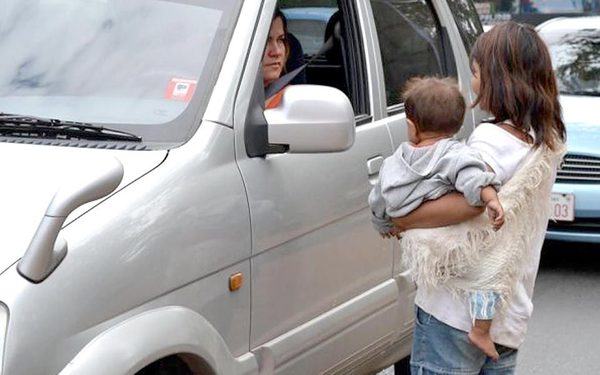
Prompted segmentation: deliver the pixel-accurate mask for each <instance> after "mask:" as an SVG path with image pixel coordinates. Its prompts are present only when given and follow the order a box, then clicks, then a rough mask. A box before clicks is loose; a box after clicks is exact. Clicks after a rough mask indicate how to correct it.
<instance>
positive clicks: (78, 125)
mask: <svg viewBox="0 0 600 375" xmlns="http://www.w3.org/2000/svg"><path fill="white" fill-rule="evenodd" d="M0 136H9V137H40V138H51V139H88V140H95V141H107V140H112V141H127V142H141V141H142V138H141V137H139V136H137V135H135V134H132V133H127V132H124V131H122V130H116V129H110V128H105V127H102V126H96V125H92V124H90V123H85V122H75V121H61V120H57V119H47V118H41V117H35V116H24V115H13V114H9V113H2V112H0Z"/></svg>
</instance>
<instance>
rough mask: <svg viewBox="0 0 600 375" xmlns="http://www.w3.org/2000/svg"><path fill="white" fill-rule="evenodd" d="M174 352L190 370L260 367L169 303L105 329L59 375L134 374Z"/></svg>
mask: <svg viewBox="0 0 600 375" xmlns="http://www.w3.org/2000/svg"><path fill="white" fill-rule="evenodd" d="M172 355H177V356H179V357H180V358H181V359H182V360H184V362H185V363H186V364H187V365H188V367H190V369H192V370H195V369H207V368H209V369H210V371H211V372H212V374H219V375H221V374H223V375H225V374H236V373H242V374H251V373H256V372H257V369H258V365H257V363H256V360H255V358H254V356H253V355H251V354H250V353H248V354H247V355H244V356H242V357H240V358H237V359H236V358H234V357H233V356H232V355H231V353H230V351H229V349H228V348H227V345H226V344H225V341H224V340H223V339H222V337H221V336H220V335H219V333H218V331H217V330H216V329H215V328H214V327H213V326H212V325H211V324H210V322H209V321H208V320H206V319H205V318H204V317H202V316H201V315H200V314H198V313H197V312H195V311H192V310H190V309H187V308H183V307H179V306H167V307H161V308H158V309H154V310H149V311H145V312H143V313H141V314H138V315H135V316H133V317H131V318H128V319H126V320H124V321H123V322H121V323H119V324H117V325H115V326H113V327H110V328H109V329H107V330H105V331H104V332H102V333H101V334H99V335H98V336H97V337H95V338H94V339H93V340H91V341H90V342H89V343H88V344H87V345H86V346H85V347H84V348H83V349H81V351H79V353H77V355H76V356H75V357H74V358H73V359H72V360H71V361H70V362H69V363H68V364H67V365H66V366H65V368H64V369H63V370H62V371H61V372H60V375H76V374H87V375H102V374H123V375H125V374H127V375H133V374H135V373H136V372H137V371H139V370H141V369H143V368H144V367H146V366H148V365H150V364H152V363H154V362H156V361H158V360H161V359H163V358H166V357H169V356H172Z"/></svg>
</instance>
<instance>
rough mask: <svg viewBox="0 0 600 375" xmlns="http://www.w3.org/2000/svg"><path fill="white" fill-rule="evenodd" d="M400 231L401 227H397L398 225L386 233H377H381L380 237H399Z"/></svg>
mask: <svg viewBox="0 0 600 375" xmlns="http://www.w3.org/2000/svg"><path fill="white" fill-rule="evenodd" d="M401 233H402V229H400V228H398V227H393V228H392V229H391V230H390V231H389V232H387V233H379V234H381V237H383V238H392V237H396V238H397V239H400V237H401V235H400V234H401Z"/></svg>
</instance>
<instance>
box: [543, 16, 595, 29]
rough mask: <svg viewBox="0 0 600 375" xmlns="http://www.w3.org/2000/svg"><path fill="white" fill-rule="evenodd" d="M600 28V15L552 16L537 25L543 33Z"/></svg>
mask: <svg viewBox="0 0 600 375" xmlns="http://www.w3.org/2000/svg"><path fill="white" fill-rule="evenodd" d="M598 28H600V16H584V17H558V18H552V19H550V20H548V21H546V22H544V23H542V24H540V25H538V26H537V27H536V29H537V30H538V31H541V32H543V33H546V32H552V31H559V30H580V29H598Z"/></svg>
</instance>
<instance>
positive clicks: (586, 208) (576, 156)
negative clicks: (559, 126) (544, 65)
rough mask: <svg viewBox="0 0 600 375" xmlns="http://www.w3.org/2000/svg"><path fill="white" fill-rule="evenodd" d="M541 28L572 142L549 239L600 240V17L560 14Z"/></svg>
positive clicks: (559, 181)
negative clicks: (563, 16)
mask: <svg viewBox="0 0 600 375" xmlns="http://www.w3.org/2000/svg"><path fill="white" fill-rule="evenodd" d="M537 30H538V32H539V33H540V35H541V36H542V38H543V39H544V41H545V42H546V44H547V45H548V48H549V50H550V54H551V56H552V63H553V65H554V69H555V72H556V76H557V79H558V85H559V89H560V93H561V98H560V100H561V105H562V109H563V118H564V121H565V124H566V127H567V145H568V153H567V155H566V157H565V160H564V163H563V165H562V168H561V169H560V170H559V171H558V176H557V180H556V183H555V185H554V195H553V220H551V221H550V223H549V226H548V232H547V236H546V238H548V239H551V240H562V241H579V242H594V243H600V16H589V17H575V18H555V19H552V20H549V21H547V22H545V23H543V24H541V25H539V26H538V27H537Z"/></svg>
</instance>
